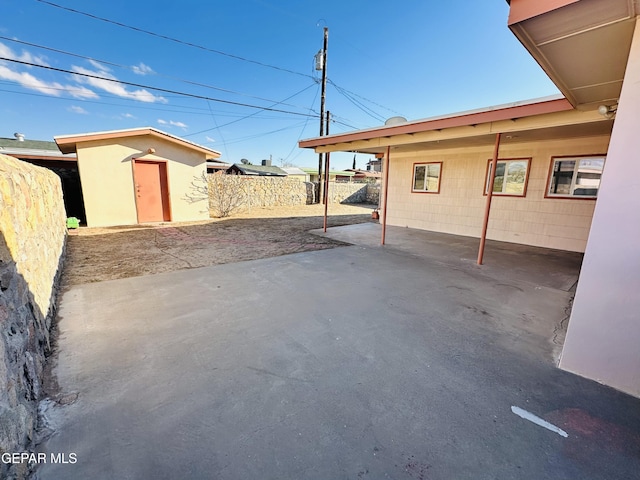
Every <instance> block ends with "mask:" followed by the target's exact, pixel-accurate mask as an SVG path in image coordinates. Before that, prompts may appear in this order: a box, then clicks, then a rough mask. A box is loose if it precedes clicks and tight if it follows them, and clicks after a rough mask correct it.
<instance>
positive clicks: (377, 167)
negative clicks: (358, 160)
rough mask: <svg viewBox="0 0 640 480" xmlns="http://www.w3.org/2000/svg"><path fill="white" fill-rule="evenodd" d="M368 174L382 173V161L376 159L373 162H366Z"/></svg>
mask: <svg viewBox="0 0 640 480" xmlns="http://www.w3.org/2000/svg"><path fill="white" fill-rule="evenodd" d="M367 171H368V172H381V171H382V159H381V158H376V159H375V160H369V161H368V162H367Z"/></svg>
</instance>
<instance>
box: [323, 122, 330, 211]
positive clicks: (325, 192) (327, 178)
mask: <svg viewBox="0 0 640 480" xmlns="http://www.w3.org/2000/svg"><path fill="white" fill-rule="evenodd" d="M330 121H331V112H330V111H329V110H327V121H326V123H325V129H324V134H325V135H329V123H330ZM324 158H325V160H326V161H325V167H324V176H325V180H326V181H325V182H324V185H325V188H323V189H322V203H327V190H329V180H330V179H331V178H330V175H329V156H328V155H327V154H326V153H325V154H324Z"/></svg>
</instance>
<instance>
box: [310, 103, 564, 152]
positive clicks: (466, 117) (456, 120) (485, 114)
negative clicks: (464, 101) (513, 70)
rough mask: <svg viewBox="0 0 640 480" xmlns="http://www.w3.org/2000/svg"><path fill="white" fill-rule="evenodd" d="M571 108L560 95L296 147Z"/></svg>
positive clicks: (526, 115)
mask: <svg viewBox="0 0 640 480" xmlns="http://www.w3.org/2000/svg"><path fill="white" fill-rule="evenodd" d="M572 109H573V106H572V105H571V103H570V102H569V101H568V100H567V99H565V98H560V99H554V100H548V101H544V102H536V103H530V104H526V105H515V106H511V107H506V108H499V109H495V110H484V111H480V112H474V113H468V114H461V115H454V116H449V117H443V118H436V119H426V120H420V121H416V122H410V123H403V124H400V125H393V126H389V127H379V128H376V129H368V130H357V131H355V132H351V133H344V134H337V135H328V136H325V137H316V138H311V139H308V140H302V141H300V142H299V146H300V147H301V148H316V147H320V146H326V145H335V144H338V143H347V142H353V141H357V140H373V139H380V138H384V137H391V136H396V135H414V134H416V133H422V132H429V131H439V130H443V129H448V128H454V127H463V126H476V125H480V124H485V123H492V122H496V121H502V120H513V119H518V118H522V117H531V116H535V115H543V114H547V113H555V112H562V111H567V110H572Z"/></svg>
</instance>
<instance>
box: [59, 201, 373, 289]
mask: <svg viewBox="0 0 640 480" xmlns="http://www.w3.org/2000/svg"><path fill="white" fill-rule="evenodd" d="M374 208H375V206H373V205H342V204H339V205H330V206H329V217H328V226H339V225H349V224H355V223H364V222H370V221H372V220H371V212H372V211H373V209H374ZM323 213H324V207H323V206H322V205H301V206H296V207H268V208H260V209H253V210H251V211H247V212H244V213H241V214H237V215H234V216H232V217H229V218H225V219H211V220H207V221H203V222H191V223H165V224H157V225H145V226H131V227H109V228H86V227H84V228H80V229H77V230H70V231H69V239H68V242H67V257H66V261H65V266H64V270H63V275H62V285H63V287H68V286H71V285H78V284H83V283H91V282H101V281H104V280H114V279H118V278H127V277H134V276H139V275H149V274H153V273H162V272H169V271H174V270H180V269H185V268H196V267H205V266H209V265H216V264H222V263H231V262H240V261H244V260H255V259H258V258H267V257H275V256H279V255H286V254H289V253H298V252H306V251H310V250H323V249H326V248H334V247H337V246H341V245H345V244H344V243H342V242H339V241H336V240H332V239H329V238H324V237H319V236H317V235H313V234H311V233H309V230H313V229H316V228H322V223H323V220H322V216H323Z"/></svg>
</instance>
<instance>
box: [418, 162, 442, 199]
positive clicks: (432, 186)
mask: <svg viewBox="0 0 640 480" xmlns="http://www.w3.org/2000/svg"><path fill="white" fill-rule="evenodd" d="M441 172H442V162H431V163H415V164H414V165H413V184H412V187H411V191H412V192H415V193H440V173H441Z"/></svg>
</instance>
